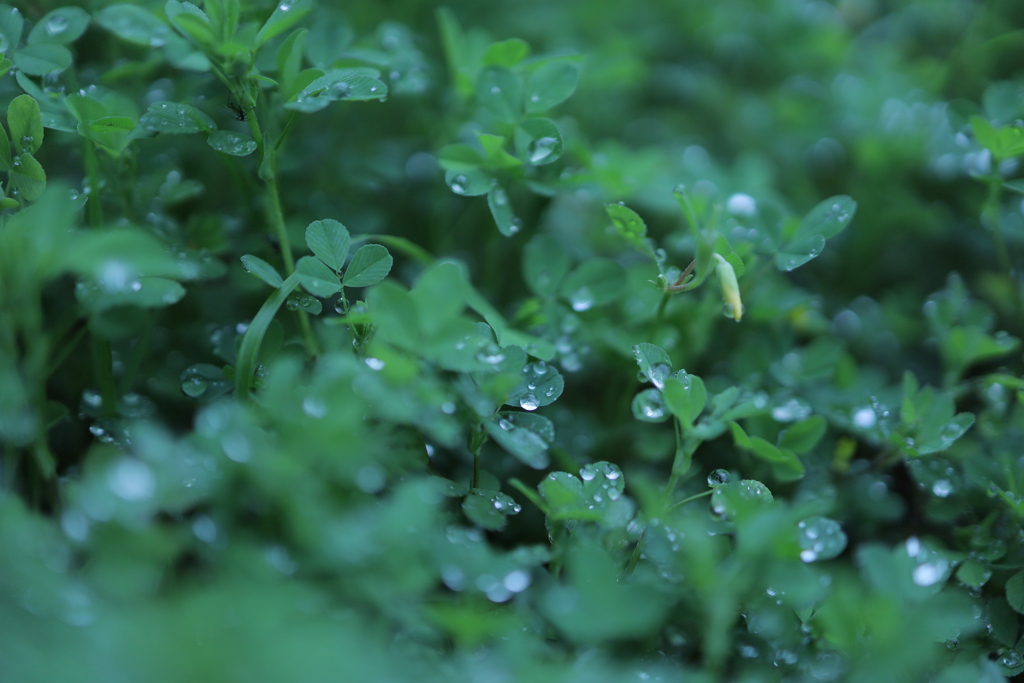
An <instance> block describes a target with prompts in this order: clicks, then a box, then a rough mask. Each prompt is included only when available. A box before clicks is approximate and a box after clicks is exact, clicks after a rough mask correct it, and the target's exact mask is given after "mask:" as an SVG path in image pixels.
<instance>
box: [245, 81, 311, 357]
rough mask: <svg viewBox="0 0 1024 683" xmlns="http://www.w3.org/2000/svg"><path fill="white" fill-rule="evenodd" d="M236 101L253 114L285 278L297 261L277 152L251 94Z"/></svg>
mask: <svg viewBox="0 0 1024 683" xmlns="http://www.w3.org/2000/svg"><path fill="white" fill-rule="evenodd" d="M234 94H235V97H237V98H238V100H239V101H240V102H241V103H242V106H243V107H246V108H247V110H250V111H251V114H250V115H249V117H248V118H247V119H246V120H247V121H248V122H249V130H250V131H251V132H252V137H253V140H255V141H256V150H257V152H258V153H259V158H260V167H259V176H260V178H262V179H263V182H264V184H265V185H266V188H267V200H268V201H267V207H266V209H267V214H268V219H269V221H270V225H271V228H273V230H274V234H275V236H276V237H277V240H278V243H279V244H280V245H281V258H282V260H283V261H284V269H285V274H286V275H289V276H290V275H291V274H292V273H294V272H295V257H294V256H293V254H292V243H291V240H289V239H288V228H287V226H286V225H285V222H284V212H283V211H282V210H281V193H280V191H279V190H278V187H277V163H276V160H275V158H274V150H273V149H271V148H270V147H268V146H267V141H266V137H265V135H264V132H263V129H262V128H261V127H260V123H259V117H258V115H257V112H256V109H255V107H256V103H255V102H253V100H252V97H250V96H249V95H248V93H243V92H238V91H236V92H235V93H234ZM295 313H296V315H297V316H298V318H299V329H300V330H301V331H302V340H303V342H304V343H305V345H306V353H308V354H309V355H310V356H311V357H313V356H316V355H317V354H318V353H319V348H318V345H317V342H316V337H315V336H314V335H313V328H312V326H311V325H310V323H309V316H308V315H306V312H305V311H303V310H301V309H300V310H298V311H296V312H295Z"/></svg>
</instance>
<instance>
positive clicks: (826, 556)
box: [797, 516, 846, 562]
mask: <svg viewBox="0 0 1024 683" xmlns="http://www.w3.org/2000/svg"><path fill="white" fill-rule="evenodd" d="M797 534H798V539H799V542H800V548H801V551H800V559H801V560H802V561H804V562H816V561H817V560H830V559H832V558H833V557H836V556H838V555H839V554H840V553H841V552H843V550H844V549H845V548H846V534H845V533H844V532H843V529H842V527H840V526H839V522H837V521H835V520H834V519H829V518H828V517H817V516H815V517H808V518H807V519H804V520H802V521H801V522H800V523H799V524H798V525H797Z"/></svg>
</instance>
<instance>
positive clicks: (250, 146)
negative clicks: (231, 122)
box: [206, 130, 256, 157]
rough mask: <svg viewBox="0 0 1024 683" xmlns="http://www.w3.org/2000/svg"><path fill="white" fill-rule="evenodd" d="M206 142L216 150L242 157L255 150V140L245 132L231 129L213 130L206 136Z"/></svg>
mask: <svg viewBox="0 0 1024 683" xmlns="http://www.w3.org/2000/svg"><path fill="white" fill-rule="evenodd" d="M206 143H207V144H208V145H210V147H213V148H214V149H215V150H217V151H218V152H223V153H224V154H230V155H231V156H236V157H244V156H247V155H249V154H252V153H253V152H255V151H256V141H255V140H253V139H252V136H250V135H247V134H246V133H236V132H235V131H231V130H215V131H213V132H212V133H210V135H209V137H207V138H206Z"/></svg>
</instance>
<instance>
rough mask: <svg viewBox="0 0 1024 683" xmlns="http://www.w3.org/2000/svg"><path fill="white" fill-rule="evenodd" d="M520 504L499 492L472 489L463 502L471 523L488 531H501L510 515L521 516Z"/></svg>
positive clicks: (463, 507)
mask: <svg viewBox="0 0 1024 683" xmlns="http://www.w3.org/2000/svg"><path fill="white" fill-rule="evenodd" d="M520 509H521V508H520V506H519V503H517V502H516V501H515V500H514V499H513V498H512V497H510V496H507V495H505V494H504V493H499V492H498V491H487V490H484V489H471V490H470V492H469V495H467V496H466V499H465V500H464V501H463V502H462V511H463V512H464V513H465V515H466V517H468V518H469V521H471V522H473V523H474V524H476V525H477V526H479V527H482V528H484V529H487V530H488V531H500V530H501V529H504V528H505V525H506V524H507V523H508V517H509V515H515V514H519V510H520Z"/></svg>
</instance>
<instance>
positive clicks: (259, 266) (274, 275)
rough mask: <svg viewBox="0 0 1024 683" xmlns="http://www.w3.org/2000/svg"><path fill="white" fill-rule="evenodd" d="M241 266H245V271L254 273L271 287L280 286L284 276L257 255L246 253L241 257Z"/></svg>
mask: <svg viewBox="0 0 1024 683" xmlns="http://www.w3.org/2000/svg"><path fill="white" fill-rule="evenodd" d="M242 267H243V268H245V272H247V273H249V274H250V275H255V276H256V277H258V278H259V279H261V280H263V281H264V282H266V283H267V284H268V285H270V286H271V287H280V286H281V284H282V283H283V282H284V278H282V277H281V274H280V273H278V272H277V269H276V268H274V266H272V265H270V264H269V263H267V262H266V261H264V260H263V259H261V258H260V257H259V256H253V255H252V254H246V255H245V256H243V257H242Z"/></svg>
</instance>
